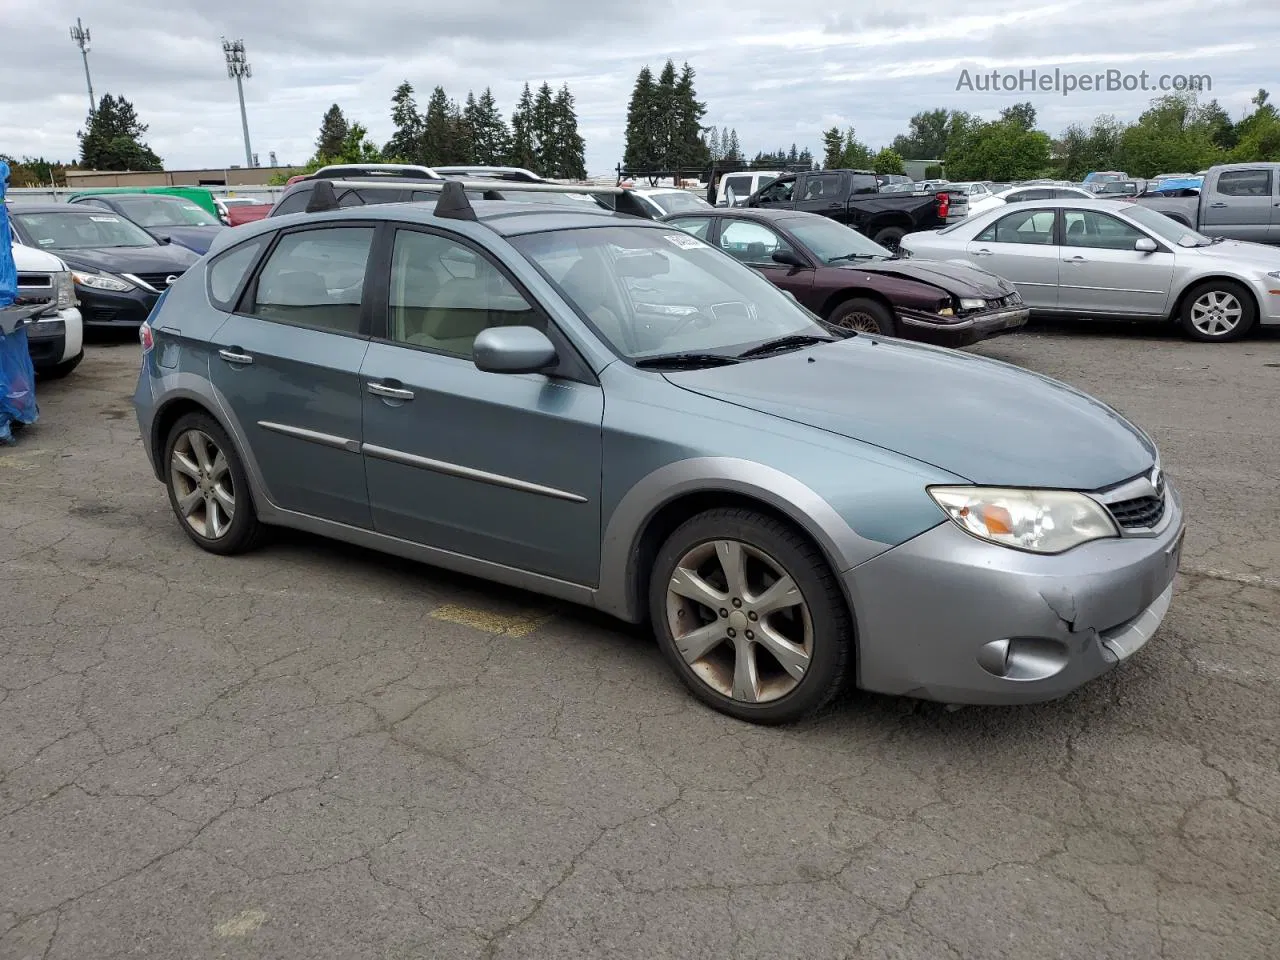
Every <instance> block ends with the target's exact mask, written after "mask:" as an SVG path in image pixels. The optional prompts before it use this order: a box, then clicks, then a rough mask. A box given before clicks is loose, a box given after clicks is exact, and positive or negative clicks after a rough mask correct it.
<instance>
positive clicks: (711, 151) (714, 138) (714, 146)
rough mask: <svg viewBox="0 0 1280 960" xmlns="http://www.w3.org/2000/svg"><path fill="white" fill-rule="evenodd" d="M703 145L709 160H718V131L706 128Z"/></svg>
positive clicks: (712, 127) (713, 127) (714, 128)
mask: <svg viewBox="0 0 1280 960" xmlns="http://www.w3.org/2000/svg"><path fill="white" fill-rule="evenodd" d="M703 143H705V144H706V145H707V154H708V156H709V157H710V159H711V160H713V161H714V160H719V159H720V156H721V154H720V130H719V128H717V127H716V126H714V125H712V126H710V127H708V128H707V132H706V133H705V134H704V135H703Z"/></svg>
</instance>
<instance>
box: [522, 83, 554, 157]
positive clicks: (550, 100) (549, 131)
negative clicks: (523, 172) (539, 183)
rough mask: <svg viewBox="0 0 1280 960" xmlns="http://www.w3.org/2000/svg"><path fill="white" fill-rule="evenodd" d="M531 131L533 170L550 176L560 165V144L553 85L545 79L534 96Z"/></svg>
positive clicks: (530, 123)
mask: <svg viewBox="0 0 1280 960" xmlns="http://www.w3.org/2000/svg"><path fill="white" fill-rule="evenodd" d="M529 132H530V135H531V139H532V141H533V158H534V164H533V172H534V173H536V174H538V176H540V177H550V176H551V175H552V174H551V172H550V171H552V170H555V169H556V168H557V167H558V166H559V165H560V144H559V143H558V142H557V140H556V110H555V99H554V97H552V95H551V85H550V84H548V83H547V82H546V81H545V80H544V81H543V82H542V86H540V87H538V92H537V93H536V94H535V95H534V98H533V112H532V114H531V115H530V122H529Z"/></svg>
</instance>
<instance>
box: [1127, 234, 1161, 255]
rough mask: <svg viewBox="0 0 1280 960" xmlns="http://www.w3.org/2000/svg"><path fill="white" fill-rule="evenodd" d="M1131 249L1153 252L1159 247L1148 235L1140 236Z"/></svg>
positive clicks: (1140, 251)
mask: <svg viewBox="0 0 1280 960" xmlns="http://www.w3.org/2000/svg"><path fill="white" fill-rule="evenodd" d="M1133 249H1135V250H1137V251H1138V252H1139V253H1155V252H1156V251H1157V250H1159V249H1160V248H1159V247H1158V246H1157V245H1156V242H1155V241H1154V240H1152V239H1151V238H1150V237H1142V238H1141V239H1140V240H1138V241H1136V242H1135V243H1134V245H1133Z"/></svg>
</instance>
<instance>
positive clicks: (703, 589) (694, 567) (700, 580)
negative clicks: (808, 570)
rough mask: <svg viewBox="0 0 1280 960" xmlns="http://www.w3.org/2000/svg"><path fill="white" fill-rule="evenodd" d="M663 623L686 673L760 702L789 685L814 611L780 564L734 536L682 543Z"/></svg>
mask: <svg viewBox="0 0 1280 960" xmlns="http://www.w3.org/2000/svg"><path fill="white" fill-rule="evenodd" d="M666 612H667V624H668V626H669V628H670V630H671V636H672V638H673V639H674V641H675V646H676V649H677V650H678V651H679V652H680V655H681V656H682V657H683V658H684V661H685V663H687V664H688V665H689V667H690V669H691V670H692V671H693V673H694V674H695V675H696V676H697V677H698V678H699V679H700V680H701V681H702V682H703V683H705V684H706V685H707V686H708V687H710V688H711V689H712V690H714V691H715V692H717V693H719V694H721V695H722V696H725V697H729V698H731V699H733V700H736V701H739V702H742V703H767V702H769V701H772V700H777V699H780V698H781V697H784V696H786V695H787V694H789V693H790V692H791V691H793V690H794V689H795V688H796V687H797V686H798V685H799V684H800V682H801V681H802V680H803V679H804V677H805V673H806V671H807V670H808V669H809V664H810V660H811V658H812V655H813V633H814V631H813V618H812V616H811V614H810V611H809V606H808V604H807V603H806V602H805V599H804V595H803V594H802V593H801V592H800V588H799V586H798V585H797V584H796V582H795V580H794V579H793V578H792V576H791V575H790V574H789V573H787V571H786V570H785V569H784V568H783V567H782V565H781V564H780V563H779V562H778V561H777V560H775V559H774V558H772V557H770V556H769V555H768V554H766V553H765V552H764V551H762V550H759V549H757V548H756V547H753V546H751V545H750V544H747V543H743V542H741V541H738V540H712V541H708V542H705V543H701V544H699V545H698V546H696V547H694V548H692V549H691V550H689V551H688V552H687V553H685V555H684V556H683V557H681V558H680V561H679V562H678V563H677V564H676V567H675V570H674V571H673V572H672V574H671V580H670V582H669V583H668V585H667V601H666Z"/></svg>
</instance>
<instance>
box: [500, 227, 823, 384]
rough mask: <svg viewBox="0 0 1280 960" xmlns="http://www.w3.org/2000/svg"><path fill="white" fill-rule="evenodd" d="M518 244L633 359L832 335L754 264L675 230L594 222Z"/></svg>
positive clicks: (734, 350)
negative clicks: (737, 258) (599, 224)
mask: <svg viewBox="0 0 1280 960" xmlns="http://www.w3.org/2000/svg"><path fill="white" fill-rule="evenodd" d="M511 243H512V244H513V245H514V246H515V247H516V248H517V249H518V250H519V251H520V252H521V253H522V254H524V256H525V257H526V258H528V260H529V261H530V262H531V263H533V265H534V266H536V267H537V268H538V269H539V270H540V271H541V272H542V273H543V275H544V276H546V278H547V279H548V280H549V281H550V282H551V283H552V284H553V285H554V286H555V287H556V289H557V290H559V292H560V293H561V295H562V296H564V298H565V299H566V300H568V301H569V303H571V304H572V305H573V306H574V307H575V308H576V309H577V311H578V313H579V314H581V315H582V316H583V317H584V318H585V319H586V320H587V321H588V322H589V323H590V324H591V325H592V327H594V328H595V330H596V331H597V332H598V333H599V334H600V335H601V336H602V337H604V339H605V340H606V341H608V343H609V344H610V345H611V346H612V347H613V349H614V350H615V351H616V352H617V353H618V354H619V355H620V356H623V357H625V358H627V359H629V360H640V359H644V358H647V357H658V356H666V355H671V354H688V353H696V354H706V353H712V354H718V355H723V356H734V355H737V354H740V353H742V352H743V351H744V350H746V349H750V348H751V347H752V346H755V345H757V344H760V343H764V342H766V341H769V340H774V339H776V338H778V337H786V336H814V337H822V338H824V339H829V338H830V336H831V334H830V333H829V332H828V331H827V330H826V329H825V328H824V327H822V326H821V325H820V324H819V323H818V322H817V321H816V319H815V318H814V317H813V316H812V315H811V314H809V313H808V312H807V311H806V310H805V309H804V308H803V307H801V306H800V305H799V304H798V303H796V301H794V300H792V299H791V298H790V297H788V296H786V295H785V294H784V293H783V292H782V291H781V290H779V289H778V288H777V287H775V286H774V285H773V284H771V283H770V282H769V281H768V280H765V279H764V278H763V277H761V276H760V275H759V274H758V273H756V272H755V271H754V270H752V269H751V268H750V267H747V266H744V265H743V264H741V263H739V262H738V261H737V260H734V259H733V258H732V257H730V256H728V255H727V254H724V253H721V252H720V251H719V250H716V249H715V248H713V247H711V246H708V245H707V244H705V243H703V242H702V241H701V240H699V239H698V238H696V237H693V236H690V235H689V234H687V233H684V232H682V231H679V230H675V229H673V228H670V227H667V228H665V229H652V228H644V227H634V226H610V227H591V228H588V229H582V230H561V231H556V232H554V233H534V234H528V235H526V236H522V237H513V238H512V239H511Z"/></svg>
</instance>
